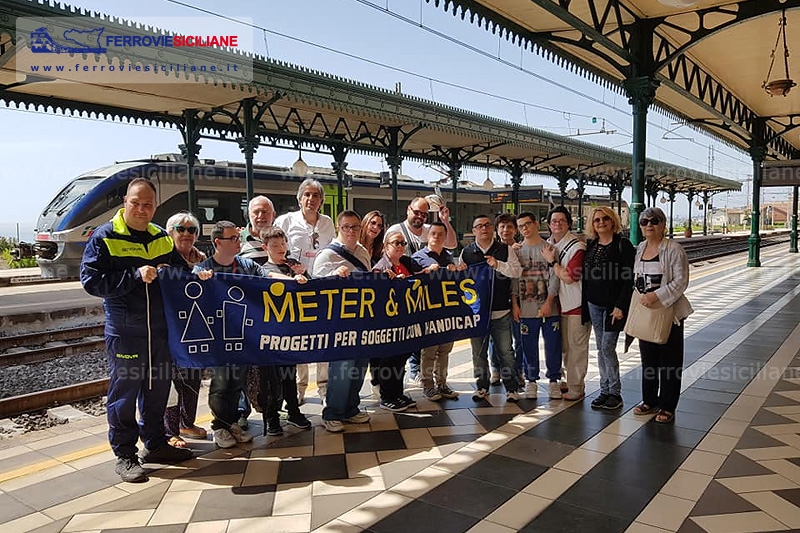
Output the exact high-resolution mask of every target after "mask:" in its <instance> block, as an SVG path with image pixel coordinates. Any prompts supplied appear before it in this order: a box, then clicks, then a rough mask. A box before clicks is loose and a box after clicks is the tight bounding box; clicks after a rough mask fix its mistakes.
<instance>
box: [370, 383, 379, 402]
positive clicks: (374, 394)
mask: <svg viewBox="0 0 800 533" xmlns="http://www.w3.org/2000/svg"><path fill="white" fill-rule="evenodd" d="M372 397H373V398H374V399H376V400H380V399H381V387H380V385H373V386H372Z"/></svg>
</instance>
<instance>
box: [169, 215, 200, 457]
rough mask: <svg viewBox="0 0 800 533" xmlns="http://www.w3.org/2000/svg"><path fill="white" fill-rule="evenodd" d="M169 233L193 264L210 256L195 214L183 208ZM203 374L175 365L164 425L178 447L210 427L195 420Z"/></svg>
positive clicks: (170, 227) (182, 253) (171, 442)
mask: <svg viewBox="0 0 800 533" xmlns="http://www.w3.org/2000/svg"><path fill="white" fill-rule="evenodd" d="M167 233H169V236H170V237H172V240H173V241H174V242H175V249H176V250H178V252H179V253H180V254H181V256H183V258H184V259H185V260H186V262H187V263H189V266H190V267H194V266H195V265H196V264H198V263H200V262H201V261H205V260H206V254H204V253H203V252H201V251H200V250H198V249H197V248H196V247H195V243H196V242H197V237H199V236H200V222H199V221H198V220H197V217H195V216H194V215H193V214H191V213H189V212H186V211H183V212H180V213H176V214H174V215H172V216H171V217H169V220H167ZM202 377H203V369H202V368H178V367H176V366H174V365H173V367H172V384H173V387H174V389H175V391H176V392H177V396H178V401H177V404H175V405H170V406H168V407H167V410H166V411H165V412H164V426H165V427H166V433H167V439H168V441H167V442H169V444H171V445H172V446H175V447H176V448H185V447H186V441H185V440H183V438H182V437H191V438H195V439H205V438H206V435H207V433H206V430H205V429H203V428H201V427H198V426H196V425H195V424H194V421H195V417H196V416H197V397H198V394H199V392H200V380H201V379H202Z"/></svg>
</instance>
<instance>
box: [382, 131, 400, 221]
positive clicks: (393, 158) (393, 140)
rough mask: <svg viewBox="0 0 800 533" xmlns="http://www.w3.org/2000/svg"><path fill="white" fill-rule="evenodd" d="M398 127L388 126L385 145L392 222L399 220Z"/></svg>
mask: <svg viewBox="0 0 800 533" xmlns="http://www.w3.org/2000/svg"><path fill="white" fill-rule="evenodd" d="M399 133H400V127H399V126H393V127H391V128H389V146H388V147H387V155H386V164H387V165H389V174H390V175H391V179H392V224H394V223H395V222H400V201H399V200H398V197H397V177H398V176H399V175H400V165H401V164H402V163H403V158H402V157H401V156H400V142H399V137H400V135H399Z"/></svg>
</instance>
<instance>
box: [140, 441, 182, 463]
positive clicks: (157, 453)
mask: <svg viewBox="0 0 800 533" xmlns="http://www.w3.org/2000/svg"><path fill="white" fill-rule="evenodd" d="M192 457H194V454H193V453H192V450H190V449H189V448H175V447H174V446H170V445H169V444H167V443H164V444H162V445H161V446H159V447H158V448H156V449H155V450H149V449H147V448H145V449H143V450H142V453H141V454H140V459H141V461H142V464H144V463H158V464H162V465H171V464H173V463H180V462H182V461H188V460H189V459H191V458H192Z"/></svg>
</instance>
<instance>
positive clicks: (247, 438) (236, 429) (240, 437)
mask: <svg viewBox="0 0 800 533" xmlns="http://www.w3.org/2000/svg"><path fill="white" fill-rule="evenodd" d="M228 432H229V433H230V434H231V435H233V438H234V439H236V442H239V443H243V442H252V441H253V436H252V435H250V434H249V433H245V432H244V431H243V430H242V427H241V426H240V425H238V424H233V425H232V426H231V428H230V429H229V430H228Z"/></svg>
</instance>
